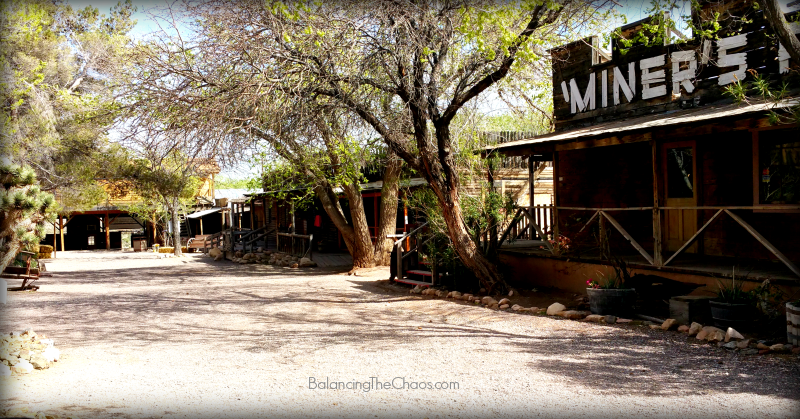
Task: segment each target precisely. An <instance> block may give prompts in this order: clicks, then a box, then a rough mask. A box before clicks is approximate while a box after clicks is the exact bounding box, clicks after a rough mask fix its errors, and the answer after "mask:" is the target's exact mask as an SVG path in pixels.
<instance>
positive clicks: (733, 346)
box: [722, 342, 737, 349]
mask: <svg viewBox="0 0 800 419" xmlns="http://www.w3.org/2000/svg"><path fill="white" fill-rule="evenodd" d="M722 347H723V348H725V349H736V347H737V346H736V342H728V343H723V344H722Z"/></svg>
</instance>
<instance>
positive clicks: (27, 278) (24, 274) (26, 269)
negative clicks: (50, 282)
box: [0, 251, 46, 291]
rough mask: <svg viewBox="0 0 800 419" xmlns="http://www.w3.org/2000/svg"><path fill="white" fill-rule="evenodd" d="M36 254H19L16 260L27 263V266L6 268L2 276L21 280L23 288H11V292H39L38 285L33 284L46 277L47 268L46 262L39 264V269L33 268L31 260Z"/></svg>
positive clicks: (23, 252)
mask: <svg viewBox="0 0 800 419" xmlns="http://www.w3.org/2000/svg"><path fill="white" fill-rule="evenodd" d="M33 256H34V254H33V253H31V252H25V251H22V252H19V254H18V255H17V258H16V260H18V261H21V262H23V263H25V266H6V268H5V269H4V270H3V273H2V274H0V276H2V277H3V278H10V279H21V280H22V286H19V287H9V288H8V290H9V291H25V290H29V289H31V290H34V291H35V290H38V289H39V286H38V285H33V282H34V281H36V280H37V279H39V277H40V276H45V275H46V274H45V272H46V268H45V265H44V262H41V261H40V262H39V267H38V268H31V259H32V258H33Z"/></svg>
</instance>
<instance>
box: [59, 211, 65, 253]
mask: <svg viewBox="0 0 800 419" xmlns="http://www.w3.org/2000/svg"><path fill="white" fill-rule="evenodd" d="M58 234H59V235H60V236H61V251H62V252H63V251H64V250H65V247H64V218H63V217H61V216H60V215H59V216H58Z"/></svg>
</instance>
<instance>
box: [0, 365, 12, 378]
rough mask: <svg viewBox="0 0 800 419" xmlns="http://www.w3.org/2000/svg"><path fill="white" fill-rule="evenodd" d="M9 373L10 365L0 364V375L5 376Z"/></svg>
mask: <svg viewBox="0 0 800 419" xmlns="http://www.w3.org/2000/svg"><path fill="white" fill-rule="evenodd" d="M9 375H11V367H9V366H8V365H6V364H0V377H7V376H9Z"/></svg>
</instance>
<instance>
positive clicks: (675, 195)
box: [661, 140, 699, 253]
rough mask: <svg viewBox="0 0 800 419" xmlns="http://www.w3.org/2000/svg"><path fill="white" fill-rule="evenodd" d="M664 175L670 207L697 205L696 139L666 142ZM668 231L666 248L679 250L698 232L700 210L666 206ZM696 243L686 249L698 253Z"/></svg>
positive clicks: (666, 195) (667, 201)
mask: <svg viewBox="0 0 800 419" xmlns="http://www.w3.org/2000/svg"><path fill="white" fill-rule="evenodd" d="M661 155H662V156H663V163H662V167H663V171H662V173H663V176H664V183H665V185H664V190H665V198H666V199H665V200H664V206H666V207H696V206H697V186H698V184H699V183H698V181H697V176H696V173H697V158H696V157H697V146H696V144H695V141H693V140H692V141H681V142H673V143H666V144H664V146H663V149H662V154H661ZM664 212H665V216H664V223H665V228H664V235H665V241H666V250H667V251H670V252H674V251H676V250H678V249H679V248H680V247H681V246H683V244H684V243H686V241H687V240H689V239H690V238H691V237H692V236H693V235H694V233H696V232H697V210H694V209H686V210H682V209H674V210H665V211H664ZM697 248H698V245H697V243H694V244H692V245H691V246H690V247H689V248H687V249H686V250H685V252H689V253H696V252H697Z"/></svg>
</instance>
